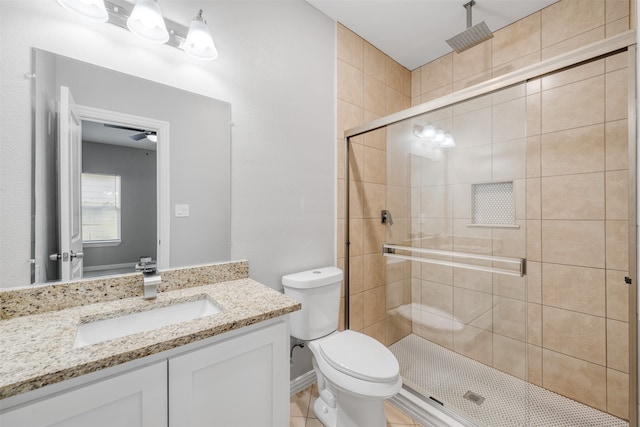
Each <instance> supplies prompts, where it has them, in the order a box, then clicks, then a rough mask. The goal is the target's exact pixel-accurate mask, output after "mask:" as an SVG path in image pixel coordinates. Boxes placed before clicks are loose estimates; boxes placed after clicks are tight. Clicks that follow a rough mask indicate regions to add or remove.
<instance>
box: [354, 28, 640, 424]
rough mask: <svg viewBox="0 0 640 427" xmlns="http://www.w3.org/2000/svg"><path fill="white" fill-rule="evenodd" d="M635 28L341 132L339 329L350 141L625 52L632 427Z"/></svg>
mask: <svg viewBox="0 0 640 427" xmlns="http://www.w3.org/2000/svg"><path fill="white" fill-rule="evenodd" d="M636 37H637V35H636V30H629V31H626V32H624V33H621V34H619V35H616V36H613V37H609V38H607V39H604V40H602V41H599V42H595V43H592V44H590V45H587V46H584V47H582V48H579V49H575V50H573V51H570V52H567V53H564V54H560V55H558V56H555V57H552V58H549V59H546V60H543V61H540V62H538V63H536V64H533V65H530V66H527V67H524V68H522V69H520V70H516V71H513V72H511V73H507V74H504V75H502V76H500V77H496V78H493V79H490V80H488V81H486V82H483V83H479V84H477V85H474V86H471V87H468V88H465V89H462V90H459V91H457V92H454V93H452V94H450V95H445V96H443V97H440V98H437V99H434V100H432V101H428V102H425V103H423V104H420V105H417V106H415V107H411V108H408V109H405V110H402V111H399V112H397V113H394V114H390V115H388V116H385V117H381V118H379V119H377V120H373V121H371V122H368V123H365V124H363V125H360V126H356V127H354V128H351V129H347V130H345V132H344V142H345V149H344V168H345V185H344V209H345V224H344V269H345V274H344V325H345V329H349V326H350V324H349V246H350V239H349V220H350V216H349V186H350V176H349V169H350V168H349V159H350V145H351V144H350V142H351V138H354V137H356V136H359V135H362V134H364V133H366V132H370V131H373V130H376V129H380V128H383V127H386V126H388V125H391V124H394V123H397V122H400V121H403V120H406V119H410V118H412V117H415V116H419V115H421V114H425V113H428V112H430V111H433V110H436V109H439V108H442V107H446V106H449V105H452V104H455V103H458V102H462V101H466V100H469V99H472V98H475V97H478V96H482V95H486V94H488V93H491V92H494V91H497V90H500V89H505V88H507V87H510V86H514V85H517V84H521V83H524V82H527V81H528V80H531V79H535V78H539V77H542V76H544V75H547V74H552V73H555V72H558V71H561V70H563V69H567V68H571V67H574V66H576V65H579V64H581V63H586V62H589V61H592V60H595V59H598V58H600V57H606V56H609V55H612V54H615V53H617V52H623V51H627V52H628V71H629V72H628V76H629V77H628V82H627V89H628V97H627V99H628V147H629V159H628V161H629V164H628V167H629V240H628V242H629V276H628V277H627V278H626V279H627V280H628V281H627V283H629V285H630V286H629V426H631V427H638V407H639V404H638V320H639V319H638V289H637V288H638V283H637V280H638V274H637V264H638V260H637V255H638V254H637V247H636V245H637V235H638V222H637V211H638V209H639V207H638V205H637V203H638V198H637V189H638V182H637V179H638V177H637V170H636V169H637V165H638V158H637V156H638V150H637V141H636V134H637V121H638V119H637V117H636V109H637V107H636V105H637V93H636V86H637V77H636V76H637V64H636V57H637V52H636V51H637V39H636Z"/></svg>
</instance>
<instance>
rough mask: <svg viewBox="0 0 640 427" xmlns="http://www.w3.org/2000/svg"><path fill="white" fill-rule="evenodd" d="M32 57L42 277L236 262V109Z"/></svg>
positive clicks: (35, 228) (37, 267)
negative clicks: (144, 261)
mask: <svg viewBox="0 0 640 427" xmlns="http://www.w3.org/2000/svg"><path fill="white" fill-rule="evenodd" d="M32 53H33V54H32V62H33V69H34V71H35V75H36V79H35V81H34V86H33V96H32V103H33V120H32V122H33V136H34V140H33V151H32V152H33V166H34V168H33V181H32V182H33V185H32V190H33V197H32V200H33V207H32V213H33V215H32V217H33V225H32V241H31V244H32V259H33V260H34V263H33V269H32V274H31V278H32V280H31V282H32V283H44V282H51V281H56V280H70V279H77V278H80V277H95V276H102V275H109V274H120V273H126V272H134V271H135V270H134V266H135V263H136V262H137V261H138V260H139V258H140V257H143V256H144V257H152V258H153V259H157V261H158V266H159V268H160V269H167V268H174V267H183V266H189V265H199V264H205V263H211V262H218V261H228V260H229V258H230V132H229V129H230V121H231V117H230V115H231V109H230V105H229V104H228V103H225V102H221V101H218V100H215V99H211V98H207V97H204V96H200V95H197V94H194V93H190V92H186V91H182V90H179V89H176V88H172V87H169V86H164V85H160V84H157V83H154V82H151V81H148V80H143V79H140V78H136V77H133V76H129V75H125V74H122V73H118V72H115V71H112V70H107V69H104V68H100V67H96V66H94V65H91V64H86V63H83V62H80V61H76V60H73V59H69V58H65V57H61V56H59V55H55V54H52V53H49V52H45V51H42V50H39V49H33V52H32ZM185 206H186V211H185V209H184V208H185ZM178 207H180V209H177V208H178ZM174 213H175V216H174V215H173V214H174Z"/></svg>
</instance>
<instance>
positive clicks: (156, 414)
mask: <svg viewBox="0 0 640 427" xmlns="http://www.w3.org/2000/svg"><path fill="white" fill-rule="evenodd" d="M288 339H289V326H288V323H287V320H286V316H283V317H280V318H277V319H273V320H271V321H267V322H263V323H261V324H257V325H253V326H250V327H246V328H242V329H238V330H235V331H232V332H229V333H225V334H222V335H218V336H214V337H211V338H207V339H206V340H203V341H200V342H195V343H191V344H187V345H185V346H183V347H178V348H175V349H172V350H168V351H166V352H164V353H159V354H157V355H155V356H151V357H148V358H146V359H145V361H143V362H141V361H132V362H128V363H127V364H125V365H120V366H116V367H114V368H107V369H105V370H103V371H99V372H102V373H104V376H102V377H101V378H100V379H97V380H96V379H93V380H92V382H88V383H83V384H77V383H73V385H70V386H69V387H70V388H67V389H65V388H64V387H63V389H62V390H60V386H64V384H65V383H64V382H63V383H59V384H55V385H54V386H57V389H58V390H57V391H56V392H55V393H53V394H48V395H44V397H42V395H38V397H37V398H34V399H33V400H29V399H26V398H25V399H23V400H24V401H23V402H21V403H20V404H17V405H15V406H13V407H10V408H8V409H3V410H2V412H0V426H1V427H45V426H46V427H87V426H91V427H116V426H117V427H165V426H168V427H204V426H212V427H213V426H224V427H234V426H238V427H248V426H251V427H262V426H264V427H269V426H272V427H280V426H285V425H288V423H289V355H288ZM140 363H145V364H144V365H140ZM127 367H130V369H127ZM113 369H118V373H117V374H109V373H108V372H109V370H113ZM80 379H82V377H80V378H78V379H76V380H80ZM68 383H70V382H68ZM35 392H40V390H35ZM29 393H33V392H29ZM2 403H3V401H0V408H3V405H2ZM4 408H7V407H6V406H4Z"/></svg>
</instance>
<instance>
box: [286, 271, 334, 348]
mask: <svg viewBox="0 0 640 427" xmlns="http://www.w3.org/2000/svg"><path fill="white" fill-rule="evenodd" d="M342 277H343V274H342V270H340V269H339V268H336V267H324V268H316V269H314V270H309V271H303V272H300V273H294V274H289V275H287V276H283V277H282V286H284V293H285V294H286V295H289V296H290V297H291V298H294V299H296V300H297V301H299V302H300V304H302V309H301V310H299V311H296V312H294V313H291V315H290V316H291V322H290V323H291V335H292V336H293V337H295V338H298V339H301V340H313V339H316V338H320V337H323V336H325V335H328V334H330V333H331V332H333V331H335V330H336V329H338V316H339V315H340V285H341V283H342Z"/></svg>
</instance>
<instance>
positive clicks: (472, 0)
mask: <svg viewBox="0 0 640 427" xmlns="http://www.w3.org/2000/svg"><path fill="white" fill-rule="evenodd" d="M475 5H476V2H475V0H471V1H470V2H469V3H465V4H463V6H464V8H465V9H466V10H467V28H471V27H472V26H473V21H472V20H471V8H472V7H473V6H475Z"/></svg>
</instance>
